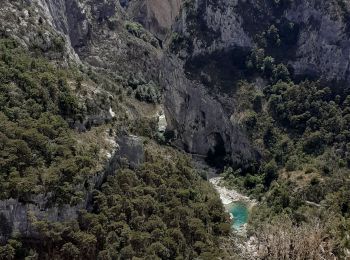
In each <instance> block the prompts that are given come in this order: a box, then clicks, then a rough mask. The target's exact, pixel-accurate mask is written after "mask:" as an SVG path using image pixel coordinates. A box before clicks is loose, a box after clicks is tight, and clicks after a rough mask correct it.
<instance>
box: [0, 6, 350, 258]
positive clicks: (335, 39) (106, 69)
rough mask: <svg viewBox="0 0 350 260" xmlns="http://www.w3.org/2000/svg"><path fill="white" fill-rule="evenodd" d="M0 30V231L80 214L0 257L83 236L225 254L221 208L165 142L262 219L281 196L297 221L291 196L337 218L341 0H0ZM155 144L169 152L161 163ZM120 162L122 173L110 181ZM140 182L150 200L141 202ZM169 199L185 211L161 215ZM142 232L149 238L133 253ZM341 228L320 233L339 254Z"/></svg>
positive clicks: (342, 105)
mask: <svg viewBox="0 0 350 260" xmlns="http://www.w3.org/2000/svg"><path fill="white" fill-rule="evenodd" d="M0 37H1V41H0V56H1V60H0V65H1V66H0V73H1V79H0V84H1V85H0V87H1V93H0V94H1V96H0V109H1V112H0V117H1V118H2V120H1V121H2V122H1V124H2V125H1V130H0V134H1V135H0V142H1V143H0V145H1V147H9V148H8V149H7V150H5V149H4V152H3V153H0V156H1V158H0V167H1V168H0V173H1V174H3V176H0V182H1V183H2V184H0V187H1V191H0V199H1V201H0V217H1V218H0V220H3V223H6V225H0V231H1V232H0V235H1V236H0V241H1V242H4V241H8V240H9V239H10V238H11V239H12V238H13V235H14V234H17V233H18V234H21V236H23V237H25V238H35V239H37V241H42V240H45V239H48V234H49V233H50V231H52V230H55V228H57V226H51V225H50V223H49V224H48V223H45V224H44V223H42V222H41V221H44V222H45V221H47V220H49V221H54V222H57V221H58V222H65V221H73V222H74V221H78V224H77V223H76V224H74V225H75V226H74V225H73V224H72V225H70V226H69V228H68V226H67V230H69V232H68V231H67V233H69V235H67V234H66V233H64V232H61V231H60V232H61V233H60V232H58V231H57V230H56V231H57V232H58V233H59V237H60V238H59V239H57V240H54V239H53V240H52V241H51V240H50V241H51V242H50V243H51V244H50V243H49V244H45V245H44V246H43V248H40V247H38V245H37V244H36V242H35V241H34V242H33V240H29V241H26V240H20V241H21V243H23V245H24V248H26V250H27V251H26V250H24V251H21V250H19V251H18V250H17V251H16V250H15V249H19V248H21V247H20V246H19V245H18V244H16V242H14V241H12V242H11V243H12V244H11V245H9V247H6V246H4V247H1V248H0V256H2V255H1V254H3V255H4V254H5V253H6V254H10V253H11V252H12V251H13V250H15V251H16V254H17V256H21V257H22V256H24V255H26V254H28V252H29V251H30V250H29V249H34V250H37V251H40V250H42V251H43V252H44V254H43V255H40V256H44V257H46V258H48V257H50V256H59V255H60V254H61V255H60V256H61V257H66V259H73V258H79V257H80V258H84V257H86V255H84V249H83V248H82V247H79V245H80V244H84V243H83V242H82V241H85V242H86V243H87V244H89V243H91V244H93V248H94V250H95V251H94V252H90V253H91V255H90V257H91V256H97V255H99V257H101V259H105V258H103V257H105V256H106V257H107V256H108V257H112V259H114V258H113V257H122V259H124V258H125V259H128V258H132V257H133V256H136V257H145V256H146V255H148V256H149V255H151V256H155V255H157V257H159V258H162V259H163V258H164V259H173V258H175V257H176V256H182V257H184V258H194V257H198V256H203V257H204V256H205V257H213V256H217V255H221V256H222V255H224V254H223V252H218V251H216V248H215V245H216V243H217V242H218V241H217V239H216V238H215V237H218V236H226V235H227V225H226V224H227V223H226V222H227V221H226V219H225V215H224V213H223V212H222V207H221V206H218V202H217V198H216V197H215V196H214V197H211V196H209V194H210V187H207V186H206V185H204V184H203V183H204V181H203V180H201V179H198V176H197V175H198V174H194V172H193V169H192V168H191V167H192V166H191V164H190V163H188V161H186V160H187V159H184V158H183V157H182V155H180V154H178V153H177V152H176V151H175V150H172V149H170V148H169V149H168V148H164V147H163V146H164V145H165V144H167V145H172V146H173V147H176V148H179V149H180V150H182V151H184V152H186V153H189V154H192V155H193V156H196V157H200V158H203V159H205V160H206V161H207V163H209V164H210V165H211V166H215V167H217V168H219V169H220V170H224V169H225V176H226V177H227V178H226V179H228V182H229V183H231V184H232V183H233V185H236V186H237V185H238V186H240V187H241V188H243V189H246V192H248V193H251V195H253V196H256V197H257V199H258V200H261V205H263V206H266V208H273V213H271V216H272V215H273V214H275V215H278V214H282V212H283V213H286V212H287V213H288V212H289V211H290V208H292V209H293V211H298V212H299V213H300V212H302V213H300V215H298V216H294V215H293V216H292V217H291V218H293V217H294V218H295V219H292V220H291V222H292V221H299V220H300V219H301V218H302V217H301V215H303V214H304V215H303V217H304V218H305V215H307V214H311V215H312V216H315V215H317V214H315V213H310V211H311V210H310V211H307V214H306V213H305V212H304V211H303V209H301V207H304V206H305V201H308V202H311V203H314V204H316V205H321V204H322V203H324V204H325V205H326V204H327V203H326V202H327V201H328V202H329V201H331V202H334V203H333V204H334V205H335V204H336V205H338V204H339V205H340V206H339V208H340V210H339V209H332V210H334V212H336V214H338V215H339V219H342V220H344V221H345V222H346V220H345V219H346V217H347V214H348V209H347V208H346V207H347V205H348V204H346V202H345V201H342V200H341V201H336V202H335V201H334V200H333V199H330V198H331V197H332V196H333V197H336V195H335V194H333V193H332V192H333V191H331V190H329V187H333V188H334V189H336V190H338V191H339V192H341V195H340V197H343V196H345V195H344V194H345V193H346V189H345V188H344V187H345V184H344V186H342V185H340V184H339V183H341V181H344V182H346V181H347V177H346V176H347V174H348V172H349V171H348V168H349V165H350V159H349V158H350V157H349V153H350V146H349V139H350V135H349V133H348V127H349V123H350V120H349V118H350V117H349V109H348V105H349V102H350V101H349V100H350V97H349V87H348V86H349V83H350V76H349V63H350V59H349V57H350V47H349V46H350V42H349V41H350V4H349V3H348V2H347V1H344V0H332V1H324V2H320V1H316V0H311V1H302V0H278V1H277V0H263V1H257V0H196V1H194V0H186V1H185V0H184V1H181V0H149V1H146V0H119V1H118V0H103V1H94V0H89V1H87V0H71V1H68V0H56V1H49V0H20V1H3V3H2V4H1V6H0ZM34 90H35V91H34ZM163 114H165V118H166V131H165V132H164V131H163V130H164V129H163V128H164V122H162V124H163V125H162V126H161V127H159V125H158V123H159V122H158V121H159V120H158V119H159V116H162V115H163ZM163 121H164V120H163ZM27 128H28V129H29V130H30V131H29V130H28V131H27ZM155 141H156V142H157V144H155V143H154V142H155ZM150 149H155V150H157V151H158V150H159V151H163V152H164V154H162V156H161V158H160V159H159V161H158V160H157V159H156V158H154V156H152V155H151V154H149V153H148V154H147V152H146V153H145V150H148V151H149V150H150ZM164 149H165V150H164ZM155 154H158V152H157V153H156V152H155ZM168 156H173V157H174V158H176V159H174V162H172V161H169V157H168ZM16 162H17V163H16ZM325 162H327V163H325ZM158 164H164V165H167V168H166V169H162V170H160V169H159V167H158V166H159V165H158ZM326 164H328V165H326ZM144 165H146V166H144ZM329 165H332V167H330V166H329ZM140 167H141V168H140ZM147 167H150V169H151V170H149V169H148V168H147ZM228 167H230V168H228ZM126 168H129V170H130V171H128V170H126ZM310 169H312V170H310ZM117 170H121V171H122V172H123V173H122V175H121V176H122V177H123V176H124V175H125V176H127V177H125V179H118V178H119V177H111V179H109V177H108V176H110V175H112V176H114V175H115V172H116V171H117ZM149 171H156V175H157V176H158V178H160V180H161V181H156V178H155V176H153V175H151V176H150V177H149V178H148V177H147V174H148V173H149ZM182 171H183V172H184V173H185V174H187V177H188V180H189V181H188V180H185V179H184V178H183V176H182V175H181V174H180V172H182ZM310 171H311V173H312V174H311V175H312V176H311V175H308V176H307V177H305V178H304V177H300V176H301V175H303V174H304V173H305V172H309V173H310ZM291 172H292V173H293V174H294V175H293V174H291ZM123 174H124V175H123ZM171 174H174V176H175V177H174V178H172V177H171V176H170V175H171ZM305 174H306V173H305ZM291 175H292V177H291ZM57 176H58V177H57ZM196 176H197V177H196ZM303 176H304V175H303ZM310 176H311V177H310ZM335 176H336V177H335ZM122 177H120V178H122ZM233 177H234V180H232V179H233ZM303 178H304V179H303ZM301 179H303V180H301ZM340 180H341V181H340ZM187 181H188V182H187ZM121 183H124V184H125V185H124V186H123V185H121ZM181 183H182V184H183V185H185V184H186V185H185V188H184V189H181V187H180V186H181V185H182V184H181ZM184 183H185V184H184ZM276 183H277V184H276ZM286 183H288V185H286ZM290 183H292V185H289V184H290ZM305 183H306V184H305ZM202 184H203V185H204V186H203V187H202V186H201V185H202ZM113 185H116V186H117V187H118V188H117V189H116V190H114V191H111V188H110V186H112V187H113ZM148 185H149V186H151V187H152V189H151V190H147V187H148ZM163 185H164V186H163ZM179 185H180V186H179ZM196 185H199V186H200V187H202V188H203V189H202V188H198V187H197V186H196ZM274 185H275V186H274ZM285 186H286V187H288V188H286V190H283V189H284V188H285ZM310 187H311V188H310ZM327 187H328V188H327ZM165 188H168V189H170V190H169V192H168V193H166V191H165V190H166V189H165ZM320 190H321V192H319V191H320ZM141 191H142V192H141ZM302 193H303V194H305V195H303V196H304V197H302V196H301V195H300V194H302ZM130 194H131V195H130ZM140 194H142V198H143V199H145V200H149V201H152V203H155V204H156V205H157V207H156V209H148V208H146V207H143V208H138V207H137V205H135V204H137V200H138V196H141V195H140ZM157 194H158V195H159V194H162V196H163V197H162V196H160V197H159V196H158V195H157ZM200 194H206V195H205V196H202V195H200ZM286 194H289V196H290V197H288V196H287V195H286ZM315 194H317V195H315ZM109 196H110V197H113V200H112V199H111V200H109V199H108V198H109ZM123 196H131V198H130V200H128V201H125V200H123V199H122V198H123ZM145 197H147V198H145ZM150 197H151V198H152V199H150ZM164 197H166V198H167V199H165V200H164V199H163V198H164ZM170 197H174V199H172V198H170ZM287 197H288V198H287ZM333 197H332V198H333ZM279 199H280V200H279ZM208 200H209V204H206V203H207V202H208ZM155 201H156V202H155ZM276 201H279V202H281V201H282V202H281V203H280V204H278V203H277V202H276ZM286 201H288V203H287V202H286ZM275 202H276V203H275ZM118 203H121V204H122V205H123V206H122V207H119V206H117V204H118ZM264 203H266V205H265V204H264ZM337 203H338V204H337ZM99 204H101V205H104V207H102V206H99ZM141 204H142V203H141ZM180 204H181V205H183V208H181V207H182V206H180ZM275 204H278V205H277V206H276V205H275ZM107 205H108V207H112V208H113V207H116V208H114V209H116V212H118V214H119V215H120V216H118V217H114V215H113V212H110V211H108V210H107V208H106V207H107ZM131 205H132V206H131ZM281 205H282V206H281ZM322 205H323V204H322ZM327 205H328V204H327ZM344 205H345V206H344ZM158 206H159V207H158ZM118 207H119V208H118ZM178 207H179V208H178ZM200 207H204V209H203V210H204V211H207V213H208V214H203V215H201V214H200V212H202V210H200ZM305 207H306V206H305ZM325 207H326V206H325ZM344 207H345V208H344ZM349 207H350V206H349ZM172 208H177V209H178V210H180V211H182V210H183V212H184V215H186V216H187V217H188V218H189V219H190V220H189V221H188V223H190V224H188V223H187V222H186V221H183V220H181V219H177V220H176V221H175V220H174V221H171V220H170V219H169V214H170V213H169V212H170V210H171V209H172ZM266 208H264V210H265V209H266ZM214 209H215V210H214ZM81 210H83V212H81ZM168 210H169V211H168ZM326 210H330V208H329V207H328V208H325V209H324V211H326ZM212 211H213V212H212ZM136 212H137V213H136ZM155 212H157V213H155ZM261 212H265V213H266V211H261ZM287 213H286V214H287ZM90 214H91V215H90ZM106 214H107V216H106ZM116 214H117V213H116ZM266 214H267V213H266ZM288 214H289V213H288ZM155 215H156V216H155ZM104 217H106V218H107V219H108V220H109V221H111V222H112V223H113V224H111V226H113V227H111V226H108V225H106V224H105V223H104V220H105V219H104ZM151 217H152V218H151ZM260 217H262V218H263V217H264V216H260ZM265 217H266V216H265ZM298 217H299V218H298ZM92 222H93V223H92ZM146 222H147V230H139V229H138V228H135V226H137V227H138V224H139V226H142V225H143V224H144V223H146ZM154 222H158V224H159V223H161V224H159V225H156V224H155V223H154ZM323 222H326V220H325V219H322V223H323ZM339 222H341V221H339ZM33 223H36V226H35V225H33ZM98 223H99V224H98ZM137 223H138V224H137ZM90 224H91V226H93V227H94V230H91V229H90V228H89V225H90ZM38 225H39V226H40V228H38ZM152 225H156V226H152ZM339 225H340V224H339ZM344 225H346V224H344ZM130 227H131V228H130ZM59 228H62V229H64V228H65V227H63V226H59ZM332 228H333V227H332ZM99 229H101V230H102V231H103V232H105V233H106V234H108V236H107V238H108V239H107V238H104V239H102V238H100V237H98V233H99V231H98V230H99ZM155 229H157V231H155ZM325 229H326V228H325ZM78 230H79V232H80V233H79V232H78ZM159 230H161V232H160V233H159ZM189 230H190V231H189ZM334 230H336V232H340V231H339V230H340V228H339V226H337V228H334ZM102 231H101V232H102ZM152 231H155V232H152ZM74 232H78V233H79V234H80V235H81V237H79V238H77V237H75V236H74V235H73V234H74ZM111 232H112V233H111ZM113 232H115V233H113ZM137 232H141V233H142V234H141V233H137ZM162 232H163V233H162ZM276 232H277V231H276ZM21 236H20V237H21ZM138 237H142V239H143V242H144V241H146V242H144V243H146V244H147V245H148V246H150V245H152V246H151V247H149V249H147V247H146V246H145V247H144V246H143V247H142V248H143V249H142V250H141V251H142V252H141V251H140V252H135V248H137V247H138V246H139V245H140V244H142V245H144V244H143V242H140V241H139V240H138V239H136V238H138ZM346 237H347V233H346V232H345V233H342V235H339V236H336V238H334V237H333V235H332V236H331V235H330V239H334V241H335V242H334V244H336V245H337V246H335V248H336V249H334V252H335V253H336V254H338V255H341V256H344V252H345V251H344V250H342V249H341V247H342V246H343V247H344V246H345V244H346V242H344V241H345V240H346ZM164 238H166V239H165V240H166V242H164V243H163V244H162V243H161V242H162V240H164ZM11 239H10V240H11ZM50 239H52V237H50ZM106 239H107V240H106ZM167 239H168V240H167ZM342 239H343V240H342ZM344 239H345V240H344ZM102 240H103V242H101V241H102ZM173 240H174V241H175V242H174V241H173ZM62 241H64V242H62ZM94 241H95V242H94ZM339 241H341V242H339ZM88 242H89V243H88ZM79 243H80V244H79ZM114 243H115V244H116V246H115V248H118V249H115V248H114V249H113V250H112V249H111V248H109V247H108V244H114ZM174 243H175V244H176V243H178V244H181V245H182V246H181V248H180V249H179V248H177V247H176V246H174ZM185 245H188V247H186V246H185ZM78 247H79V248H78ZM206 247H208V250H205V248H206ZM11 248H12V249H13V250H12V249H11ZM11 250H12V251H11ZM50 250H52V251H50ZM10 251H11V252H10ZM78 251H79V252H78ZM228 251H229V250H228ZM316 251H317V250H316ZM324 251H326V250H324ZM3 252H5V253H3ZM18 252H19V253H18ZM121 252H122V253H121ZM29 253H32V252H29ZM50 253H51V255H50ZM226 253H227V252H226ZM231 253H232V252H231ZM18 254H19V255H18ZM33 254H34V255H35V253H33ZM12 255H13V254H12ZM63 255H64V256H63ZM270 256H271V255H270ZM108 257H107V258H106V259H109V258H108ZM92 258H93V257H92ZM208 259H210V258H208ZM263 259H264V258H263ZM265 259H269V258H265ZM270 259H273V258H270ZM276 259H278V256H277V258H276Z"/></svg>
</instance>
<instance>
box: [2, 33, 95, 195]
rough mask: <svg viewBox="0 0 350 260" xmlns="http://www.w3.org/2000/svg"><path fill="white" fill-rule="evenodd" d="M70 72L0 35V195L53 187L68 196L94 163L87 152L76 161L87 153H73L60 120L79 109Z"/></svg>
mask: <svg viewBox="0 0 350 260" xmlns="http://www.w3.org/2000/svg"><path fill="white" fill-rule="evenodd" d="M71 77H72V75H71V74H70V72H69V71H68V70H60V69H57V68H55V67H54V66H52V65H51V64H49V63H48V62H47V61H46V60H43V59H39V58H33V57H31V56H29V55H28V54H27V53H25V51H24V50H22V49H21V48H20V47H19V46H17V43H16V42H14V41H12V40H7V39H3V40H1V41H0V147H1V151H0V169H1V170H0V180H1V189H0V198H2V199H3V198H9V197H13V198H21V199H22V200H26V199H29V198H30V196H31V195H32V194H35V193H39V192H47V191H54V196H57V199H58V200H59V201H62V202H63V201H66V202H69V201H70V197H72V194H75V188H74V185H75V184H76V181H77V180H78V179H79V176H81V175H84V174H85V173H86V168H91V167H93V165H94V162H93V159H92V158H93V157H92V156H91V157H90V159H88V160H85V162H87V161H89V160H90V161H89V163H88V164H86V163H85V164H81V163H80V162H81V161H82V158H83V156H87V157H89V156H90V155H89V154H88V153H86V154H78V153H77V151H76V147H75V144H76V141H75V140H74V138H73V136H72V135H73V131H72V130H70V128H69V125H68V123H67V122H66V121H65V119H70V120H76V119H78V118H79V117H81V115H82V113H83V112H82V110H81V109H80V107H79V103H78V101H77V99H76V97H75V96H74V95H73V93H72V92H71V90H70V89H69V86H68V84H67V81H68V79H69V78H71ZM64 183H68V184H67V185H63V184H64ZM60 195H62V196H60Z"/></svg>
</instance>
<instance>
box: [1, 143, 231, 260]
mask: <svg viewBox="0 0 350 260" xmlns="http://www.w3.org/2000/svg"><path fill="white" fill-rule="evenodd" d="M170 158H171V160H170ZM92 207H93V209H92V210H91V212H87V211H85V210H82V211H81V212H80V213H79V218H78V220H77V221H72V222H69V223H49V222H45V221H39V220H36V219H35V218H34V219H33V225H34V226H35V227H36V229H37V230H38V236H37V238H36V239H31V240H18V241H17V240H9V242H8V244H7V245H6V246H3V247H0V258H1V259H13V258H22V257H24V256H28V257H31V258H30V259H48V258H51V259H52V258H54V259H194V258H196V257H200V258H201V259H213V257H219V256H220V255H221V256H224V255H222V254H223V253H222V252H221V250H220V248H219V244H218V241H219V239H220V237H224V236H227V235H228V233H229V232H230V221H229V217H228V215H227V214H226V213H224V210H223V206H222V204H221V201H220V199H219V197H218V196H217V194H216V193H215V192H213V188H212V187H211V186H210V185H209V183H208V182H206V181H204V180H203V179H202V178H201V177H200V176H199V174H198V172H197V171H195V170H194V169H193V168H192V165H191V161H190V160H189V158H187V157H186V156H185V155H183V154H181V153H179V152H178V151H176V150H174V149H172V148H161V147H159V145H157V144H154V143H152V142H150V143H148V144H147V145H146V161H145V163H144V164H143V165H142V166H141V167H140V168H139V169H137V170H130V169H121V170H119V171H118V172H116V174H115V175H114V176H111V177H109V178H108V181H107V182H106V183H105V184H104V185H103V187H102V189H101V190H100V191H99V190H96V191H94V193H93V200H92Z"/></svg>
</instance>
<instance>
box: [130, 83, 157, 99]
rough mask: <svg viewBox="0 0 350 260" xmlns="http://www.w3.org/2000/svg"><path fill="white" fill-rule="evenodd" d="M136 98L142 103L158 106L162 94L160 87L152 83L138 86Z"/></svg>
mask: <svg viewBox="0 0 350 260" xmlns="http://www.w3.org/2000/svg"><path fill="white" fill-rule="evenodd" d="M135 97H136V98H137V99H138V100H140V101H145V102H148V103H154V104H156V103H159V101H160V98H161V94H160V91H159V87H157V86H156V85H155V84H154V83H153V82H152V81H151V82H149V83H147V84H142V85H138V86H137V88H136V90H135Z"/></svg>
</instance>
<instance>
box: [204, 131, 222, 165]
mask: <svg viewBox="0 0 350 260" xmlns="http://www.w3.org/2000/svg"><path fill="white" fill-rule="evenodd" d="M208 143H209V144H211V148H210V149H209V151H208V153H207V157H206V162H207V163H208V164H209V165H210V166H213V167H216V168H223V166H224V165H225V158H226V154H227V153H226V148H225V142H224V140H223V138H222V136H221V135H220V134H219V133H214V134H211V135H210V136H209V138H208Z"/></svg>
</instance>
